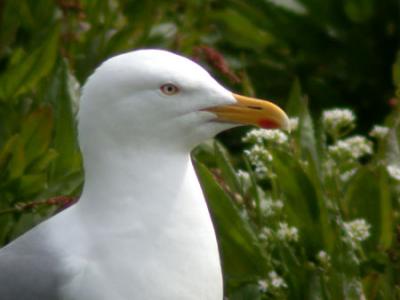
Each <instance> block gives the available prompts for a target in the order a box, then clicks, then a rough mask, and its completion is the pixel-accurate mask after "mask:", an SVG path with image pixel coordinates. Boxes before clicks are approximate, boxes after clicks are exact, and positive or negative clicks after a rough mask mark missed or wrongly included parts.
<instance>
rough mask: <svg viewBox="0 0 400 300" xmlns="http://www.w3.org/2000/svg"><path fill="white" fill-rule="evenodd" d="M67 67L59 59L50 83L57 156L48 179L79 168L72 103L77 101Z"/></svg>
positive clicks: (59, 176) (54, 141) (54, 142)
mask: <svg viewBox="0 0 400 300" xmlns="http://www.w3.org/2000/svg"><path fill="white" fill-rule="evenodd" d="M69 72H70V71H69V69H68V66H67V64H66V62H65V61H59V62H58V65H57V69H56V73H55V76H54V78H53V81H52V83H51V85H50V89H49V94H48V98H49V101H50V102H51V103H52V104H53V107H54V119H55V123H54V129H55V132H54V139H53V144H52V148H53V149H54V150H55V151H56V152H57V153H58V157H57V158H56V159H55V160H54V161H53V163H52V170H51V177H50V181H52V180H57V179H58V178H61V177H63V176H64V174H66V173H71V172H73V171H76V170H80V169H81V157H80V152H79V147H78V142H77V133H76V124H75V117H74V113H73V103H74V102H75V103H77V100H76V99H75V98H74V97H77V95H76V93H75V91H74V90H71V85H70V81H69V80H70V76H71V75H70V74H69Z"/></svg>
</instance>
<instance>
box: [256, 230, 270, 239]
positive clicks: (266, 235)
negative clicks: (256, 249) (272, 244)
mask: <svg viewBox="0 0 400 300" xmlns="http://www.w3.org/2000/svg"><path fill="white" fill-rule="evenodd" d="M271 235H272V231H271V229H270V228H268V227H263V228H261V232H260V233H259V235H258V237H259V238H260V239H261V240H262V241H268V240H269V238H270V237H271Z"/></svg>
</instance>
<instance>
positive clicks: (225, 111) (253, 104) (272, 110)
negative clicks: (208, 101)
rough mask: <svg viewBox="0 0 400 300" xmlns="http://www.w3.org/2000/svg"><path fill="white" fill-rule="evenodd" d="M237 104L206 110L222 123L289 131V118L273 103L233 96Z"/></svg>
mask: <svg viewBox="0 0 400 300" xmlns="http://www.w3.org/2000/svg"><path fill="white" fill-rule="evenodd" d="M233 97H235V99H236V101H237V103H235V104H231V105H224V106H216V107H211V108H208V109H206V111H209V112H212V113H215V114H216V115H217V119H218V120H219V121H222V122H229V123H239V124H244V125H256V126H260V127H262V128H281V129H285V130H289V118H288V116H287V115H286V114H285V112H284V111H283V110H282V109H281V108H280V107H279V106H277V105H275V104H273V103H272V102H269V101H266V100H261V99H256V98H250V97H246V96H241V95H237V94H233Z"/></svg>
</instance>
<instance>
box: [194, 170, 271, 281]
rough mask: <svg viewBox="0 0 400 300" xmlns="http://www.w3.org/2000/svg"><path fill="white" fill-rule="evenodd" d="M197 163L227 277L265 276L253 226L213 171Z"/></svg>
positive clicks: (247, 277)
mask: <svg viewBox="0 0 400 300" xmlns="http://www.w3.org/2000/svg"><path fill="white" fill-rule="evenodd" d="M196 166H197V168H196V169H197V174H198V177H199V179H200V182H201V184H202V187H203V191H204V194H205V196H206V198H207V201H208V205H209V208H210V211H211V214H212V217H213V220H214V224H215V227H216V230H217V233H218V241H219V244H220V247H221V252H222V258H223V268H224V272H225V273H224V274H225V276H226V279H227V280H230V279H236V280H249V278H257V277H259V276H265V274H266V273H267V265H266V258H265V256H264V254H263V252H262V249H261V247H260V245H259V243H258V241H257V238H256V236H255V234H254V232H253V231H252V229H251V227H250V226H249V225H248V224H247V223H246V222H245V221H244V220H243V219H242V217H241V215H240V212H239V210H238V208H237V207H236V205H235V204H234V203H233V201H232V200H231V199H230V198H229V197H228V195H227V194H226V193H225V192H224V191H223V189H222V188H221V187H220V186H219V185H218V184H217V183H216V181H215V180H214V178H213V176H212V174H211V173H210V171H208V170H207V168H206V167H205V166H204V165H202V164H201V163H197V164H196Z"/></svg>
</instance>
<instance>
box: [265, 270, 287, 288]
mask: <svg viewBox="0 0 400 300" xmlns="http://www.w3.org/2000/svg"><path fill="white" fill-rule="evenodd" d="M268 276H269V281H270V283H271V285H272V286H273V287H274V288H276V289H280V288H286V287H287V285H286V282H285V281H284V280H283V278H282V277H280V276H279V275H278V274H276V272H275V271H271V272H269V273H268Z"/></svg>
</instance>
